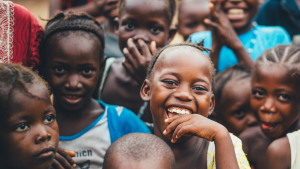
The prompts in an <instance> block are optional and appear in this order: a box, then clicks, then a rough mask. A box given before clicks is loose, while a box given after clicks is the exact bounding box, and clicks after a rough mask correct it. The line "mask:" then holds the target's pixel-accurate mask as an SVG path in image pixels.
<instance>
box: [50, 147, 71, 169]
mask: <svg viewBox="0 0 300 169" xmlns="http://www.w3.org/2000/svg"><path fill="white" fill-rule="evenodd" d="M72 156H73V157H74V156H75V153H74V152H72V151H68V150H64V149H63V148H61V147H60V146H58V148H57V152H56V154H55V158H54V160H53V163H52V167H51V169H52V168H53V169H73V168H75V167H76V163H75V161H74V160H73V159H72Z"/></svg>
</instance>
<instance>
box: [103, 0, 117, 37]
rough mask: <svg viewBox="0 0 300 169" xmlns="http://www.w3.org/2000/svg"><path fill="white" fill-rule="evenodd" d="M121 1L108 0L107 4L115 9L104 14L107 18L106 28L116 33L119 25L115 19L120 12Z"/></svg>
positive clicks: (111, 32)
mask: <svg viewBox="0 0 300 169" xmlns="http://www.w3.org/2000/svg"><path fill="white" fill-rule="evenodd" d="M119 2H120V0H106V4H107V5H109V6H113V10H111V11H109V12H107V13H105V14H104V16H105V17H106V18H107V22H106V23H105V24H104V26H105V30H106V31H107V32H109V33H110V34H116V28H117V27H118V26H117V25H116V24H117V23H116V21H115V19H116V17H118V14H119Z"/></svg>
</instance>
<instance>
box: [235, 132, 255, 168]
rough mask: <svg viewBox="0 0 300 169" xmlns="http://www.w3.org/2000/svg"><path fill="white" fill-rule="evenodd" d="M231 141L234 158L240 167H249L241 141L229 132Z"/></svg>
mask: <svg viewBox="0 0 300 169" xmlns="http://www.w3.org/2000/svg"><path fill="white" fill-rule="evenodd" d="M230 137H231V140H232V143H233V147H234V152H235V155H236V159H237V162H238V165H239V168H240V169H251V168H250V165H249V162H248V160H247V158H246V155H245V153H244V151H243V147H242V141H241V140H240V139H239V138H237V137H236V136H234V135H232V134H230Z"/></svg>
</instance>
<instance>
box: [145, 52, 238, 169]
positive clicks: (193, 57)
mask: <svg viewBox="0 0 300 169" xmlns="http://www.w3.org/2000/svg"><path fill="white" fill-rule="evenodd" d="M183 56H184V57H183ZM209 64H210V63H209V60H208V58H207V56H206V55H205V54H204V53H203V52H201V51H199V50H198V49H195V48H193V47H176V48H175V47H174V48H172V49H171V48H170V49H166V51H164V52H163V53H162V54H161V56H160V59H159V60H158V61H157V63H156V65H155V66H154V68H153V72H152V75H151V76H150V77H149V79H146V80H145V81H144V83H143V86H142V88H141V96H142V98H143V100H144V101H150V108H151V112H152V116H153V122H154V134H155V135H156V136H158V137H160V138H161V139H163V140H164V141H165V142H166V143H167V144H168V145H169V146H170V147H171V149H172V151H173V153H174V155H175V159H176V164H175V166H176V168H177V169H180V168H207V158H206V154H207V148H208V141H207V140H209V141H214V142H215V144H216V160H217V161H216V166H217V168H218V169H220V168H227V169H228V168H238V164H237V160H236V157H235V153H234V148H233V145H232V141H231V138H230V136H229V133H228V131H227V129H226V128H225V127H224V126H222V125H221V124H219V123H216V122H214V121H212V120H210V119H208V118H207V116H208V115H209V114H210V113H211V112H212V111H213V109H214V105H215V101H214V95H213V93H212V89H211V88H212V86H211V82H212V76H211V73H212V72H211V71H210V66H209ZM174 107H176V108H179V109H183V110H186V111H188V112H189V114H185V115H172V113H169V112H168V109H170V108H174Z"/></svg>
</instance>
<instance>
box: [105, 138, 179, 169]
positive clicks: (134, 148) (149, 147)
mask: <svg viewBox="0 0 300 169" xmlns="http://www.w3.org/2000/svg"><path fill="white" fill-rule="evenodd" d="M113 156H116V157H117V158H118V157H119V158H124V159H126V160H129V159H130V160H133V161H137V162H139V161H144V160H149V159H152V160H153V161H154V162H155V161H161V160H163V161H165V162H166V163H167V164H168V166H169V169H175V156H174V154H173V152H172V150H171V148H170V147H169V146H168V145H167V144H166V143H165V142H164V141H163V140H162V139H160V138H159V137H157V136H155V135H152V134H146V133H131V134H127V135H125V136H123V137H121V138H119V139H118V140H116V141H115V142H114V143H113V144H112V145H111V146H110V147H109V148H108V150H107V151H106V154H105V157H104V163H103V169H108V167H110V164H109V163H114V162H116V161H113Z"/></svg>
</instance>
